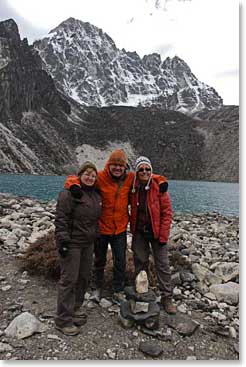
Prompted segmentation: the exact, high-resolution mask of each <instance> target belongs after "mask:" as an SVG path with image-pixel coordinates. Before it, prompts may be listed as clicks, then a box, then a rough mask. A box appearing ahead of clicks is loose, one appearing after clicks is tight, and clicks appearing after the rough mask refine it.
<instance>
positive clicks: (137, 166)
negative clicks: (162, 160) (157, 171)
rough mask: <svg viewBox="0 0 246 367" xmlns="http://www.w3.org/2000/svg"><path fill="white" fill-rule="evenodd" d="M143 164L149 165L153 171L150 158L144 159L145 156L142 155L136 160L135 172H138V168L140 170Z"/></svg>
mask: <svg viewBox="0 0 246 367" xmlns="http://www.w3.org/2000/svg"><path fill="white" fill-rule="evenodd" d="M141 164H147V165H148V166H149V167H150V168H151V171H152V164H151V162H150V160H149V158H147V157H144V156H143V155H141V156H140V157H138V158H137V159H136V162H135V170H136V172H137V171H138V168H139V166H140V165H141Z"/></svg>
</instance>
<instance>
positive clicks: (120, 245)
mask: <svg viewBox="0 0 246 367" xmlns="http://www.w3.org/2000/svg"><path fill="white" fill-rule="evenodd" d="M108 244H110V246H111V250H112V256H113V287H114V291H115V292H120V291H122V290H123V289H124V287H125V273H126V232H122V233H120V234H117V235H104V234H103V235H101V236H100V239H98V240H97V241H96V242H95V249H94V254H95V261H94V267H95V269H94V278H95V286H96V288H102V286H103V280H104V268H105V265H106V262H107V251H108Z"/></svg>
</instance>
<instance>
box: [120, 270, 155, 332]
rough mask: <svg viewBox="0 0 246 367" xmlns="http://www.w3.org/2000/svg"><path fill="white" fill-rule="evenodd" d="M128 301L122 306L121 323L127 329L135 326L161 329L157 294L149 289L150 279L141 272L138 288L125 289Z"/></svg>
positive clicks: (137, 281) (138, 278) (137, 283)
mask: <svg viewBox="0 0 246 367" xmlns="http://www.w3.org/2000/svg"><path fill="white" fill-rule="evenodd" d="M124 291H125V295H126V301H125V302H123V303H122V304H121V306H120V315H119V318H120V321H121V322H122V324H123V325H124V326H125V327H129V328H130V327H132V326H133V325H134V324H137V325H141V326H144V327H146V328H148V329H151V330H154V329H158V327H159V315H160V306H159V305H158V304H157V297H156V295H155V293H154V292H153V291H152V290H150V289H149V288H148V278H147V274H146V272H145V271H141V272H140V273H139V274H138V276H137V278H136V286H135V287H134V286H130V287H125V289H124Z"/></svg>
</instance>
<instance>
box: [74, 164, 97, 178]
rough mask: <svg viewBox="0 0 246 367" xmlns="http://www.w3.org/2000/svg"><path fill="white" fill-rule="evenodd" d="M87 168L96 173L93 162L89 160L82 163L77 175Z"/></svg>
mask: <svg viewBox="0 0 246 367" xmlns="http://www.w3.org/2000/svg"><path fill="white" fill-rule="evenodd" d="M88 168H91V169H93V170H94V171H95V172H96V173H97V168H96V166H95V164H94V163H92V162H90V161H86V162H85V163H83V164H82V166H81V167H80V169H79V170H78V176H81V175H82V173H84V172H85V171H86V170H87V169H88Z"/></svg>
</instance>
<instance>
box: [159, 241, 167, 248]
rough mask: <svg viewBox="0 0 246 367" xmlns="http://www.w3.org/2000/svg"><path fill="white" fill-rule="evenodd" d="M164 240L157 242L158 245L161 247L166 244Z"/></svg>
mask: <svg viewBox="0 0 246 367" xmlns="http://www.w3.org/2000/svg"><path fill="white" fill-rule="evenodd" d="M166 244H167V243H166V242H159V245H160V246H161V247H164V246H166Z"/></svg>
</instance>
